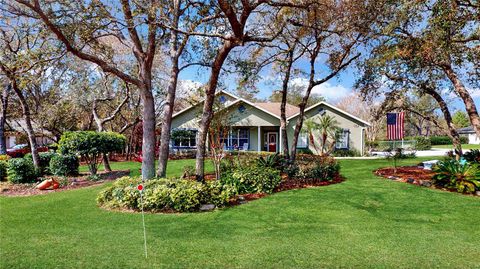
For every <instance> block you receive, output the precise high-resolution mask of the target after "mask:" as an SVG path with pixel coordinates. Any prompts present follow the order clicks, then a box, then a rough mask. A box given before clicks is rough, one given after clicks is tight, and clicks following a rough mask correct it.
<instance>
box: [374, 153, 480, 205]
mask: <svg viewBox="0 0 480 269" xmlns="http://www.w3.org/2000/svg"><path fill="white" fill-rule="evenodd" d="M479 160H480V152H479V151H472V152H469V153H466V154H465V155H464V156H463V157H462V158H461V159H460V160H456V159H446V160H444V161H439V162H437V161H435V163H433V162H424V163H423V164H429V165H432V164H433V169H432V170H429V169H424V167H423V166H422V165H419V166H407V167H396V168H393V167H387V168H381V169H378V170H375V171H374V173H375V174H376V175H378V176H382V177H384V178H388V179H390V180H396V181H402V182H406V183H410V184H415V185H419V186H424V187H431V188H437V189H442V190H446V191H452V192H459V193H462V194H472V195H477V196H480V166H479V163H478V162H479Z"/></svg>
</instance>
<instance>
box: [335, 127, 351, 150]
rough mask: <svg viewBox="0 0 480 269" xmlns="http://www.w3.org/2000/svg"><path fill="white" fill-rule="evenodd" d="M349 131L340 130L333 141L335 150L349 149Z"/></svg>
mask: <svg viewBox="0 0 480 269" xmlns="http://www.w3.org/2000/svg"><path fill="white" fill-rule="evenodd" d="M349 142H350V130H348V129H342V130H341V131H340V132H339V135H338V137H337V140H336V141H335V149H349V147H350V145H349V144H350V143H349Z"/></svg>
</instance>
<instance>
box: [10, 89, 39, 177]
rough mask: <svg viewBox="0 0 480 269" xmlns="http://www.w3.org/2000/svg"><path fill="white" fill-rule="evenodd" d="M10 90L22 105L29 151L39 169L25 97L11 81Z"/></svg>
mask: <svg viewBox="0 0 480 269" xmlns="http://www.w3.org/2000/svg"><path fill="white" fill-rule="evenodd" d="M12 88H13V91H14V92H15V93H16V94H17V96H18V99H19V100H20V104H21V105H22V112H23V117H24V119H25V125H26V131H27V136H28V141H29V143H30V150H31V153H32V159H33V165H34V166H35V168H36V169H37V170H39V169H40V161H39V159H40V158H39V156H38V151H37V147H38V146H37V141H36V139H35V131H34V130H33V127H32V120H31V118H30V108H29V107H28V104H27V100H25V96H23V93H22V91H21V90H20V89H19V88H18V85H17V82H16V81H12Z"/></svg>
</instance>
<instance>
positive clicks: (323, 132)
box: [316, 115, 339, 155]
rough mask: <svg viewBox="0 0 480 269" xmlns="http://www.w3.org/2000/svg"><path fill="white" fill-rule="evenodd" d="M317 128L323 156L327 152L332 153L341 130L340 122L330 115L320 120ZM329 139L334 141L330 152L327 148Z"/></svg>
mask: <svg viewBox="0 0 480 269" xmlns="http://www.w3.org/2000/svg"><path fill="white" fill-rule="evenodd" d="M316 128H317V130H318V131H319V132H320V143H321V155H325V154H326V153H327V152H330V151H331V150H332V149H333V147H334V145H335V141H336V137H337V133H338V129H339V127H338V122H337V121H336V120H335V118H334V117H332V116H330V115H325V116H322V117H321V118H320V120H319V122H318V123H317V125H316ZM329 138H330V139H332V140H333V141H332V142H331V144H330V149H329V151H327V149H326V147H327V143H328V139H329Z"/></svg>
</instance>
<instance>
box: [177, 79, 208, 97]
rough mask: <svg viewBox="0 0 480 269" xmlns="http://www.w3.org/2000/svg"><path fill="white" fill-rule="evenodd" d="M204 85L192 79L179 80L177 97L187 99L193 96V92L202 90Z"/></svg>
mask: <svg viewBox="0 0 480 269" xmlns="http://www.w3.org/2000/svg"><path fill="white" fill-rule="evenodd" d="M202 85H203V84H202V83H200V82H198V81H195V80H190V79H185V80H179V81H178V88H177V95H178V97H186V96H189V95H190V94H191V92H192V91H193V90H196V89H198V88H200V87H201V86H202Z"/></svg>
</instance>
